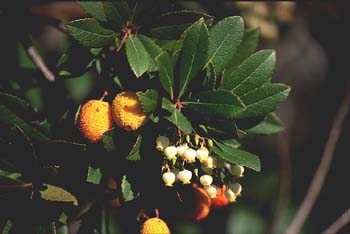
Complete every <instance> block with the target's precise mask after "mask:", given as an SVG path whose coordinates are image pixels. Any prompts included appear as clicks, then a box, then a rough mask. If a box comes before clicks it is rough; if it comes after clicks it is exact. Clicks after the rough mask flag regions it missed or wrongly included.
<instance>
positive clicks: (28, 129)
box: [0, 104, 49, 141]
mask: <svg viewBox="0 0 350 234" xmlns="http://www.w3.org/2000/svg"><path fill="white" fill-rule="evenodd" d="M0 123H2V124H3V125H6V126H8V127H12V126H14V125H17V126H19V127H20V128H21V129H22V130H23V131H24V133H25V134H26V135H27V136H28V137H30V138H33V139H36V140H39V141H48V140H49V138H48V137H47V136H46V135H45V134H43V133H42V132H40V131H39V130H38V129H36V128H34V127H33V126H31V125H30V124H29V123H27V122H25V121H24V120H23V119H22V118H20V117H18V116H17V115H16V114H15V113H14V112H13V111H11V110H10V109H8V108H7V107H6V106H4V105H2V104H0Z"/></svg>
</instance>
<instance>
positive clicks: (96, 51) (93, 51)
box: [90, 48, 102, 57]
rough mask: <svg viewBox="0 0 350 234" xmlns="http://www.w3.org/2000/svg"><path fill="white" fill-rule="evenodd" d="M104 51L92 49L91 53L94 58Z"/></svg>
mask: <svg viewBox="0 0 350 234" xmlns="http://www.w3.org/2000/svg"><path fill="white" fill-rule="evenodd" d="M101 51H102V48H90V52H91V54H92V55H93V56H95V57H96V56H98V55H99V54H100V52H101Z"/></svg>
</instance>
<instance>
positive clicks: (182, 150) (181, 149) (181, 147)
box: [176, 144, 188, 157]
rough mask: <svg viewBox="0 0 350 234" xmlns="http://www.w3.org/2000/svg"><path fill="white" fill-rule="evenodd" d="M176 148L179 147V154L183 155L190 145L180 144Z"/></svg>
mask: <svg viewBox="0 0 350 234" xmlns="http://www.w3.org/2000/svg"><path fill="white" fill-rule="evenodd" d="M176 148H177V154H178V155H180V156H181V157H183V155H184V153H185V152H186V150H187V149H188V146H187V144H183V145H179V146H178V147H176Z"/></svg>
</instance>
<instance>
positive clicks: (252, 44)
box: [225, 28, 260, 73]
mask: <svg viewBox="0 0 350 234" xmlns="http://www.w3.org/2000/svg"><path fill="white" fill-rule="evenodd" d="M259 34H260V29H259V28H256V29H251V30H247V31H246V32H245V33H244V36H243V41H242V43H241V44H240V46H239V47H238V49H237V51H236V53H235V54H234V55H233V58H232V59H231V61H230V62H229V63H228V64H227V65H226V67H225V68H226V69H227V70H226V72H227V73H231V72H232V71H233V69H235V68H236V67H237V66H238V65H239V64H241V63H242V62H243V61H244V60H245V59H246V58H248V57H249V55H251V54H252V53H253V52H254V51H255V49H256V47H257V46H258V42H259Z"/></svg>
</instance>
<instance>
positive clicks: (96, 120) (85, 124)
mask: <svg viewBox="0 0 350 234" xmlns="http://www.w3.org/2000/svg"><path fill="white" fill-rule="evenodd" d="M77 124H78V128H79V130H80V132H81V134H82V135H83V136H84V137H85V138H86V139H88V140H89V141H90V142H92V143H94V142H98V141H100V140H101V139H102V135H103V133H105V132H106V131H108V130H109V129H111V128H112V127H113V121H112V110H111V107H110V105H109V104H108V102H104V101H101V100H90V101H88V102H87V103H85V104H84V105H83V106H82V107H81V109H80V112H79V118H78V123H77Z"/></svg>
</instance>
